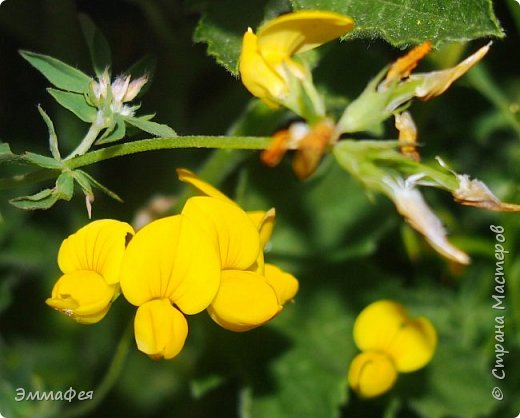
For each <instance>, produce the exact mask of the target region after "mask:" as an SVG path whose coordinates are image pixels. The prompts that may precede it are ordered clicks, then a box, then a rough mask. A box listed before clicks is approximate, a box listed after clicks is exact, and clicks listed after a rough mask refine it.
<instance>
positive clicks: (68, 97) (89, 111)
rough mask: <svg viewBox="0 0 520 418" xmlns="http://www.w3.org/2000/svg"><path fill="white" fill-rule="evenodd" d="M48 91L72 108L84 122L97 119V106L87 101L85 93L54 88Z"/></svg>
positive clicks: (59, 101) (63, 104) (57, 99)
mask: <svg viewBox="0 0 520 418" xmlns="http://www.w3.org/2000/svg"><path fill="white" fill-rule="evenodd" d="M47 91H48V92H49V94H50V95H51V96H52V97H54V99H55V100H56V101H57V102H58V103H59V104H60V105H62V106H63V107H64V108H65V109H67V110H70V111H71V112H72V113H74V114H75V115H76V116H77V117H78V118H80V119H81V120H82V121H83V122H89V123H91V122H94V121H95V120H96V112H97V111H96V108H95V107H93V106H90V105H89V104H88V103H87V101H86V100H85V95H83V94H79V93H72V92H70V91H63V90H57V89H53V88H48V89H47Z"/></svg>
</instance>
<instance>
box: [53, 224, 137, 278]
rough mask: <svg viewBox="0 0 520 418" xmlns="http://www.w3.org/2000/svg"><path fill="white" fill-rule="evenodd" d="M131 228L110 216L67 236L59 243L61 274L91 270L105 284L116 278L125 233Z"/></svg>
mask: <svg viewBox="0 0 520 418" xmlns="http://www.w3.org/2000/svg"><path fill="white" fill-rule="evenodd" d="M133 233H134V230H133V229H132V227H131V226H130V225H128V224H127V223H125V222H119V221H115V220H112V219H101V220H98V221H94V222H91V223H89V224H88V225H86V226H84V227H83V228H81V229H79V230H78V231H77V232H76V233H75V234H72V235H70V236H69V237H68V238H67V239H65V240H64V241H63V243H62V244H61V247H60V250H59V253H58V265H59V266H60V269H61V271H62V272H63V273H70V272H73V271H77V270H91V271H95V272H96V273H98V274H100V275H101V276H102V277H103V278H104V279H105V281H106V282H107V283H108V284H115V283H117V282H118V281H119V273H120V268H121V261H122V259H123V255H124V252H125V246H126V238H127V235H132V234H133Z"/></svg>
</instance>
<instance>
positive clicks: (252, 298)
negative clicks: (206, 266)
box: [208, 270, 281, 331]
mask: <svg viewBox="0 0 520 418" xmlns="http://www.w3.org/2000/svg"><path fill="white" fill-rule="evenodd" d="M280 309H281V307H280V305H279V304H278V300H277V298H276V295H275V293H274V291H273V289H272V288H271V286H269V285H268V284H267V283H266V282H265V280H264V278H263V277H262V276H261V275H259V274H256V273H253V272H250V271H238V270H225V271H223V272H222V278H221V282H220V288H219V291H218V293H217V296H216V297H215V299H214V300H213V302H212V303H211V305H210V306H209V307H208V312H209V314H210V316H211V318H213V320H214V321H215V322H216V323H217V324H219V325H220V326H222V327H224V328H226V329H229V330H231V331H247V330H250V329H252V328H255V327H258V326H260V325H262V324H263V323H265V322H267V321H269V320H270V319H271V318H272V317H274V316H275V315H276V314H277V313H278V312H279V311H280Z"/></svg>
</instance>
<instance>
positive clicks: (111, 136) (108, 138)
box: [96, 118, 126, 145]
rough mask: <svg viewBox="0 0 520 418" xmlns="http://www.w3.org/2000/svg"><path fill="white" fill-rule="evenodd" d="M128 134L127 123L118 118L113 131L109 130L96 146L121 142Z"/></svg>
mask: <svg viewBox="0 0 520 418" xmlns="http://www.w3.org/2000/svg"><path fill="white" fill-rule="evenodd" d="M125 134H126V127H125V121H124V120H123V118H118V119H117V122H116V123H115V126H114V127H113V128H112V129H110V128H109V129H107V130H106V131H105V133H104V134H103V136H102V137H101V138H99V139H98V140H97V141H96V145H101V144H107V143H109V142H115V141H119V140H120V139H122V138H124V137H125Z"/></svg>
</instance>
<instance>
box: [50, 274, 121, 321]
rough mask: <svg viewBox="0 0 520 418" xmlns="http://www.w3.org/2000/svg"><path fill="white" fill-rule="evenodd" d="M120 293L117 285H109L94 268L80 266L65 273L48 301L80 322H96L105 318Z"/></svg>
mask: <svg viewBox="0 0 520 418" xmlns="http://www.w3.org/2000/svg"><path fill="white" fill-rule="evenodd" d="M117 293H118V286H117V285H116V286H110V285H107V284H106V282H105V280H103V277H101V276H100V275H99V274H97V273H95V272H93V271H87V270H80V271H74V272H72V273H67V274H65V275H63V276H61V277H60V278H59V279H58V281H57V282H56V284H55V285H54V288H53V289H52V295H51V297H50V298H49V299H47V300H46V303H47V305H49V306H50V307H52V308H54V309H56V310H58V311H60V312H61V313H64V314H65V315H68V316H70V317H72V318H73V319H75V320H76V321H78V322H80V323H83V324H93V323H96V322H99V321H100V320H101V319H103V317H104V316H105V315H106V313H107V312H108V309H109V307H110V304H111V302H112V300H113V299H114V298H115V297H116V296H117Z"/></svg>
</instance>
